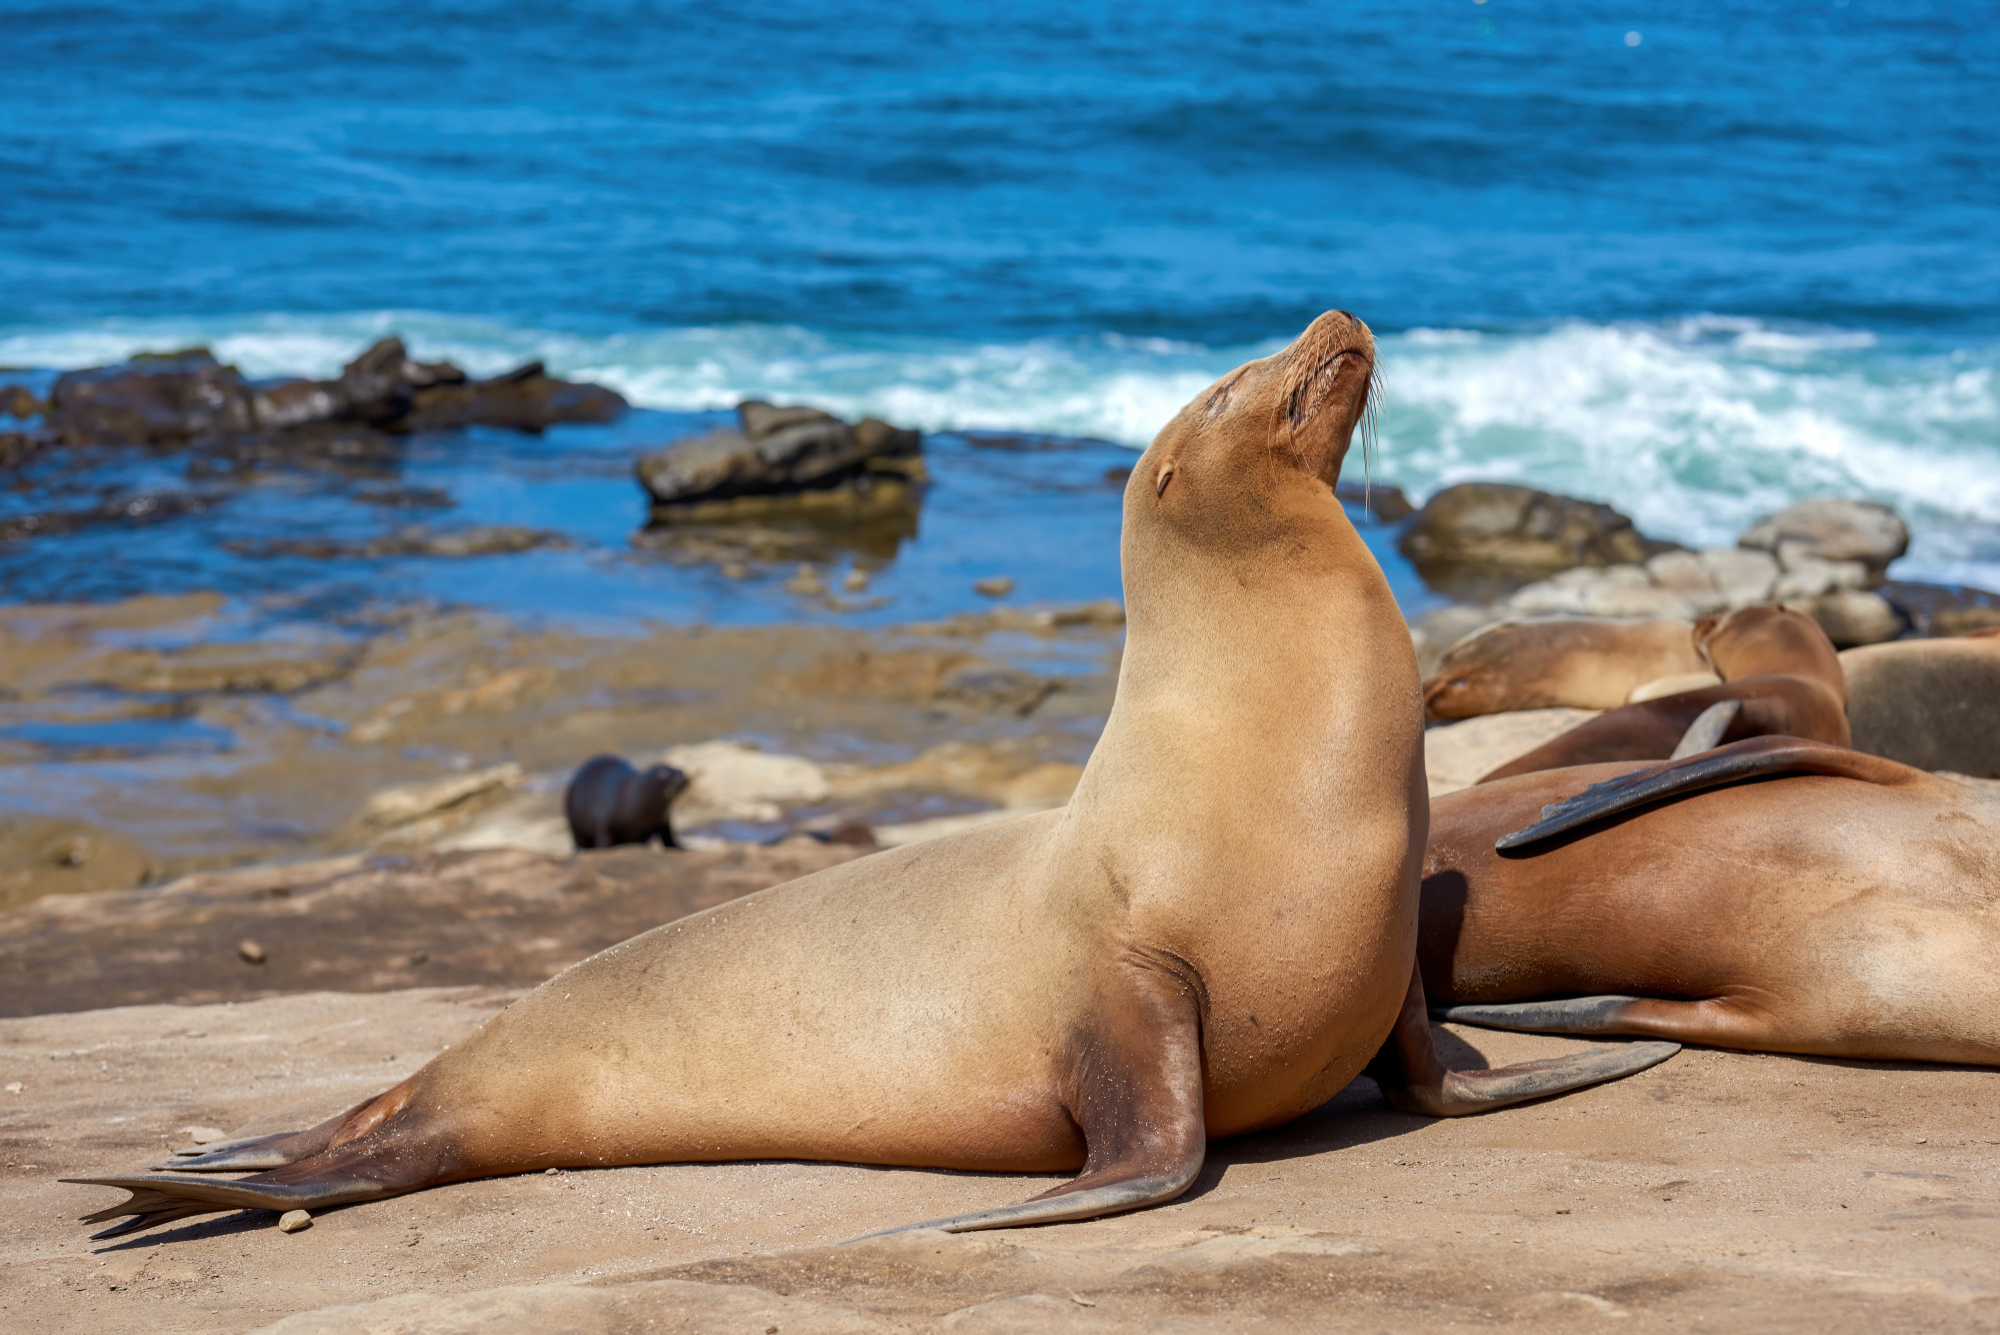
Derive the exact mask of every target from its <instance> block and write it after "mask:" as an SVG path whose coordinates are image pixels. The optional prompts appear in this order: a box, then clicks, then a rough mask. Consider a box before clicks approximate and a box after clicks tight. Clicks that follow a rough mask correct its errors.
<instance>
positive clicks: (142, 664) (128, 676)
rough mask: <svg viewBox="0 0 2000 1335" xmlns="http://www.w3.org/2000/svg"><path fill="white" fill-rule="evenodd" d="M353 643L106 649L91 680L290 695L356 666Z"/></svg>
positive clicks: (144, 687) (132, 686) (136, 687)
mask: <svg viewBox="0 0 2000 1335" xmlns="http://www.w3.org/2000/svg"><path fill="white" fill-rule="evenodd" d="M360 653H361V651H360V650H359V649H358V648H357V647H354V646H349V645H339V646H334V647H330V648H329V647H325V646H316V645H299V646H288V645H269V644H256V643H248V644H199V645H193V646H191V647H189V648H186V649H172V650H160V649H125V650H118V651H115V652H113V653H110V654H107V655H106V656H105V657H104V658H103V659H102V660H101V661H100V662H99V663H98V664H97V665H96V666H95V667H94V668H93V669H92V671H91V674H90V678H89V679H90V680H91V681H92V682H94V683H95V684H98V685H102V686H110V687H112V688H113V689H116V690H121V691H145V692H158V693H162V694H172V695H183V694H194V693H198V692H209V691H217V692H231V693H235V692H260V693H261V692H275V693H277V694H282V695H289V694H291V693H292V692H294V691H302V690H305V689H306V688H307V687H310V686H318V685H321V684H323V683H325V682H329V681H338V680H339V679H340V678H342V677H344V676H346V675H347V674H348V673H350V672H352V671H353V670H354V666H355V664H356V663H357V662H359V661H360Z"/></svg>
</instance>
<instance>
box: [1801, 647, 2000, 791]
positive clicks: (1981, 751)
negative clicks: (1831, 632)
mask: <svg viewBox="0 0 2000 1335" xmlns="http://www.w3.org/2000/svg"><path fill="white" fill-rule="evenodd" d="M1840 665H1841V667H1842V668H1843V669H1845V671H1846V674H1847V722H1848V724H1849V726H1850V727H1852V728H1853V730H1854V749H1855V750H1857V751H1867V752H1869V753H1870V754H1872V755H1878V756H1887V757H1888V758H1889V759H1891V760H1900V761H1902V762H1903V763H1904V764H1906V765H1914V766H1916V767H1917V768H1918V769H1942V770H1951V771H1953V772H1955V773H1958V774H1970V775H1972V776H1974V777H1975V778H1981V779H2000V627H1996V628H1993V629H1990V630H1980V631H1974V632H1973V633H1972V634H1970V635H1960V636H1954V637H1952V638H1950V639H1940V640H1897V641H1894V642H1892V643H1889V644H1871V645H1869V646H1867V647H1866V648H1862V649H1848V650H1845V651H1843V652H1842V653H1841V655H1840Z"/></svg>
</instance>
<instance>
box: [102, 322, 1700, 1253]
mask: <svg viewBox="0 0 2000 1335" xmlns="http://www.w3.org/2000/svg"><path fill="white" fill-rule="evenodd" d="M1374 352H1375V348H1374V341H1373V339H1372V338H1371V337H1370V335H1369V333H1368V330H1367V328H1366V326H1364V325H1363V324H1362V323H1361V322H1360V321H1359V320H1356V319H1354V318H1353V317H1352V316H1350V315H1348V314H1346V313H1345V312H1331V313H1329V314H1326V315H1323V316H1321V317H1320V318H1319V319H1318V320H1315V321H1314V322H1313V324H1312V326H1311V327H1310V328H1308V329H1307V330H1306V331H1305V333H1304V334H1302V335H1301V336H1300V337H1299V339H1298V340H1297V341H1296V342H1295V343H1293V344H1292V345H1291V346H1290V347H1289V348H1286V349H1285V350H1284V351H1282V352H1279V353H1277V354H1275V355H1273V356H1271V357H1267V358H1265V359H1263V360H1261V361H1256V362H1252V363H1250V364H1249V365H1247V366H1244V367H1242V368H1240V369H1238V370H1237V371H1235V372H1233V373H1231V374H1230V375H1228V376H1226V377H1224V378H1223V379H1222V380H1221V381H1219V382H1217V383H1216V384H1215V385H1213V386H1211V387H1210V388H1209V389H1207V390H1205V391H1203V393H1202V394H1201V395H1200V396H1199V397H1197V398H1196V399H1195V401H1194V402H1193V403H1191V404H1189V405H1188V406H1187V407H1186V408H1185V409H1183V410H1182V411H1181V413H1180V414H1179V415H1178V416H1176V417H1175V418H1174V420H1173V421H1172V422H1170V423H1169V424H1168V425H1167V426H1166V428H1165V429H1164V430H1163V431H1161V433H1160V435H1159V437H1158V439H1156V440H1155V441H1154V442H1153V444H1152V446H1151V448H1150V449H1148V450H1147V452H1146V454H1145V455H1144V457H1142V458H1141V459H1140V460H1139V463H1138V466H1137V467H1136V468H1135V469H1134V470H1133V474H1132V478H1131V481H1130V483H1129V484H1128V486H1127V488H1126V491H1125V520H1124V529H1123V538H1122V556H1123V564H1124V576H1125V594H1126V608H1127V613H1128V616H1129V622H1128V627H1127V635H1128V638H1127V643H1126V649H1125V654H1124V659H1123V663H1122V665H1121V667H1120V670H1119V679H1118V690H1117V696H1116V699H1115V701H1114V703H1113V706H1112V709H1111V713H1110V717H1109V718H1108V719H1107V721H1106V723H1105V727H1104V733H1103V737H1102V739H1101V740H1100V741H1099V743H1098V745H1097V748H1096V750H1095V751H1094V752H1093V753H1092V755H1091V758H1090V763H1089V764H1088V766H1086V768H1085V770H1084V774H1083V777H1082V781H1081V782H1080V783H1079V785H1078V786H1077V790H1076V794H1075V796H1074V797H1073V798H1072V799H1071V800H1070V802H1069V803H1068V805H1067V806H1064V807H1062V808H1060V809H1057V810H1053V811H1047V812H1039V813H1035V814H1031V815H1023V816H1020V817H1017V818H1014V819H1011V820H1007V821H1003V822H996V823H994V824H992V825H988V826H984V827H981V828H979V829H976V830H972V831H968V832H966V833H964V834H961V835H957V836H955V837H948V838H940V839H934V840H930V841H928V842H924V843H916V844H908V845H905V846H903V847H901V848H895V849H891V850H889V851H887V852H882V853H876V854H874V855H872V856H869V857H865V858H860V859H857V860H855V861H852V862H847V863H843V864H842V865H840V866H837V867H830V868H827V869H826V870H824V871H820V872H816V873H814V874H813V875H811V876H807V877H804V878H802V879H800V880H797V881H792V882H790V883H788V884H785V885H781V886H776V887H773V888H772V889H769V890H765V891H762V892H760V893H757V894H754V895H749V896H746V897H744V898H742V899H738V900H733V901H731V902H729V903H727V904H722V905H718V906H717V907H715V908H712V909H709V910H708V911H706V912H703V913H699V914H696V915H694V916H693V917H689V918H685V919H682V920H680V921H678V922H673V923H668V924H666V925H665V926H662V927H658V928H655V929H654V930H652V931H650V932H647V933H645V934H643V935H641V936H638V937H635V938H633V939H632V940H630V941H627V942H625V943H623V944H621V945H617V946H613V947H612V948H611V949H609V950H606V951H604V952H603V953H601V954H598V955H595V956H593V957H592V958H590V959H588V960H585V961H584V962H582V963H581V964H578V965H576V966H574V967H573V968H571V969H569V970H567V971H565V972H564V973H562V974H560V975H558V976H557V977H556V978H554V979H552V980H550V981H549V982H548V983H545V984H543V985H542V986H541V987H539V988H537V989H536V990H535V991H534V992H532V993H530V994H529V995H528V996H526V997H523V998H522V999H521V1000H519V1001H517V1002H515V1003H514V1004H513V1005H512V1006H510V1007H509V1008H508V1009H507V1010H505V1011H503V1012H501V1013H500V1014H499V1015H497V1016H495V1017H494V1018H493V1019H491V1020H489V1021H487V1023H486V1024H485V1025H484V1026H483V1027H482V1028H480V1029H479V1030H478V1031H477V1032H476V1033H474V1034H472V1035H471V1036H470V1037H468V1038H467V1039H465V1040H464V1041H463V1042H461V1043H459V1044H458V1045H457V1046H455V1047H453V1048H451V1049H449V1050H447V1051H446V1052H444V1053H442V1054H440V1055H439V1056H438V1057H436V1058H435V1059H433V1060H432V1061H431V1062H430V1063H429V1064H428V1065H426V1066H425V1067H423V1068H422V1069H421V1070H419V1071H417V1072H416V1073H415V1074H413V1075H412V1076H410V1077H409V1078H408V1079H406V1080H404V1081H403V1082H402V1083H401V1084H399V1085H397V1086H396V1087H395V1088H393V1089H391V1090H389V1091H388V1092H387V1093H385V1094H382V1095H380V1096H378V1097H376V1098H373V1099H369V1100H368V1101H367V1102H365V1103H362V1104H360V1105H359V1106H357V1107H355V1108H353V1109H352V1110H350V1111H348V1112H346V1113H343V1114H341V1115H340V1116H338V1117H335V1118H333V1119H332V1120H330V1121H327V1122H324V1123H322V1124H321V1125H319V1126H317V1127H314V1128H312V1129H311V1130H308V1131H301V1132H297V1133H294V1134H291V1135H277V1136H267V1137H261V1138H257V1139H253V1140H247V1141H241V1142H238V1143H236V1144H234V1145H231V1146H227V1147H223V1148H220V1149H219V1150H216V1151H213V1152H210V1153H206V1154H202V1155H199V1156H197V1157H195V1158H193V1159H191V1160H190V1161H189V1162H187V1163H185V1164H183V1165H181V1166H182V1167H183V1168H186V1169H194V1170H206V1171H217V1172H222V1171H231V1170H258V1171H256V1172H255V1174H254V1176H251V1177H248V1178H245V1179H242V1180H240V1181H234V1182H223V1181H217V1180H215V1179H212V1178H204V1177H196V1176H183V1175H174V1176H162V1177H152V1178H148V1177H144V1176H139V1177H122V1178H92V1179H87V1180H88V1181H90V1182H94V1183H98V1184H101V1185H105V1186H117V1187H123V1188H125V1189H127V1190H129V1191H130V1192H131V1193H132V1196H131V1199H129V1200H127V1201H125V1202H123V1203H122V1204H118V1205H112V1206H109V1207H107V1208H103V1209H99V1210H97V1211H95V1212H94V1213H92V1214H91V1215H90V1216H88V1218H89V1219H91V1220H93V1221H100V1220H107V1219H113V1218H116V1217H118V1216H122V1215H129V1216H133V1218H132V1219H131V1220H130V1221H129V1222H127V1223H125V1224H123V1225H121V1226H120V1227H119V1228H117V1229H114V1230H112V1231H113V1232H129V1231H132V1230H134V1229H140V1228H147V1227H150V1226H152V1225H155V1224H161V1223H165V1222H167V1221H169V1220H174V1219H180V1218H184V1217H186V1216H188V1215H193V1214H201V1213H205V1212H211V1211H216V1210H226V1209H231V1208H238V1207H263V1208H267V1209H293V1208H300V1207H303V1208H315V1207H319V1206H330V1205H338V1204H343V1203H346V1202H350V1201H366V1200H375V1199H379V1198H381V1197H385V1196H394V1195H397V1194H399V1193H402V1192H408V1191H415V1190H418V1189H420V1188H423V1187H428V1186H434V1185H437V1184H439V1183H445V1182H455V1181H462V1180H464V1179H467V1178H477V1177H491V1176H495V1175H499V1174H504V1173H522V1172H533V1171H538V1170H541V1169H545V1168H552V1167H561V1166H576V1167H585V1166H589V1167H597V1166H611V1165H615V1164H650V1163H666V1162H674V1161H690V1160H724V1159H760V1158H785V1159H826V1160H844V1161H848V1162H858V1163H879V1164H908V1165H918V1166H935V1167H946V1168H960V1169H996V1170H1005V1171H1009V1172H1036V1173H1053V1172H1060V1171H1066V1170H1067V1171H1075V1170H1078V1169H1081V1170H1082V1171H1081V1174H1080V1176H1078V1177H1077V1178H1076V1179H1075V1180H1073V1181H1071V1182H1068V1183H1066V1184H1064V1185H1062V1186H1059V1187H1056V1188H1055V1189H1054V1190H1052V1191H1049V1192H1046V1193H1044V1194H1043V1195H1041V1196H1039V1197H1036V1198H1035V1199H1034V1200H1031V1201H1027V1202H1024V1203H1022V1204H1018V1205H1012V1206H1005V1207H1001V1208H997V1209H987V1210H976V1211H973V1212H971V1213H969V1214H962V1215H957V1216H954V1217H952V1218H949V1219H941V1220H934V1221H931V1223H930V1224H929V1225H928V1226H929V1227H937V1228H944V1229H949V1230H954V1231H955V1230H963V1229H975V1228H1000V1227H1007V1226H1010V1225H1015V1224H1029V1223H1049V1222H1053V1221H1056V1220H1063V1219H1083V1218H1089V1217H1092V1216H1095V1215H1101V1214H1107V1213H1110V1212H1113V1211H1117V1210H1127V1209H1133V1208H1136V1207H1139V1206H1144V1205H1151V1204H1156V1203H1158V1202H1161V1201H1167V1200H1171V1199H1173V1198H1174V1197H1175V1196H1177V1195H1179V1194H1180V1193H1181V1192H1182V1191H1183V1190H1185V1189H1186V1188H1187V1186H1188V1184H1189V1183H1190V1182H1192V1181H1193V1180H1194V1177H1195V1174H1196V1173H1197V1172H1198V1171H1199V1170H1200V1168H1201V1164H1202V1158H1203V1154H1204V1151H1205V1146H1206V1143H1207V1140H1208V1138H1210V1137H1213V1136H1230V1135H1238V1134H1241V1133H1243V1132H1247V1131H1256V1130H1260V1129H1262V1128H1265V1127H1272V1126H1277V1125H1279V1124H1281V1123H1283V1122H1286V1121H1288V1120H1290V1119H1292V1118H1294V1117H1297V1116H1299V1115H1300V1114H1301V1113H1304V1112H1307V1111H1309V1110H1310V1109H1312V1108H1315V1107H1318V1106H1319V1105H1320V1104H1321V1103H1323V1102H1325V1101H1326V1100H1327V1099H1328V1098H1329V1097H1330V1096H1332V1095H1333V1094H1334V1093H1335V1092H1336V1091H1338V1090H1339V1089H1341V1088H1342V1087H1343V1086H1345V1085H1346V1084H1347V1083H1348V1082H1349V1081H1350V1080H1352V1079H1353V1078H1354V1076H1355V1075H1357V1074H1359V1073H1360V1072H1361V1070H1362V1069H1363V1068H1364V1067H1365V1066H1367V1065H1368V1064H1369V1063H1370V1061H1371V1059H1374V1058H1376V1056H1377V1053H1378V1051H1380V1052H1381V1060H1380V1061H1378V1062H1377V1063H1376V1065H1375V1067H1374V1069H1375V1071H1376V1073H1377V1075H1378V1077H1379V1078H1380V1079H1381V1080H1382V1081H1383V1082H1384V1083H1385V1084H1386V1085H1387V1086H1388V1087H1389V1089H1390V1091H1391V1093H1392V1094H1393V1095H1394V1096H1395V1097H1397V1098H1398V1099H1401V1100H1403V1101H1405V1102H1406V1103H1408V1104H1411V1105H1414V1106H1419V1107H1425V1108H1427V1109H1428V1110H1430V1111H1434V1112H1452V1113H1456V1112H1466V1111H1472V1110H1474V1109H1477V1108H1483V1107H1492V1106H1497V1105H1499V1104H1502V1103H1506V1102H1510V1101H1513V1100H1517V1099H1522V1098H1531V1097H1536V1096H1539V1095H1542V1094H1547V1093H1551V1092H1554V1091H1555V1090H1558V1089H1562V1088H1568V1087H1572V1086H1575V1085H1578V1084H1583V1083H1588V1082H1590V1081H1593V1080H1597V1079H1602V1078H1606V1077H1608V1076H1611V1075H1616V1074H1622V1073H1624V1072H1627V1071H1631V1070H1635V1069H1639V1068H1641V1067H1643V1066H1646V1065H1649V1064H1651V1063H1652V1062H1655V1061H1658V1060H1661V1059H1663V1057H1664V1056H1665V1055H1667V1054H1668V1053H1670V1052H1672V1051H1673V1045H1671V1044H1652V1045H1631V1046H1630V1047H1616V1048H1607V1049H1599V1050H1596V1051H1594V1052H1591V1053H1586V1054H1581V1055H1580V1056H1579V1057H1577V1058H1575V1059H1572V1060H1570V1061H1568V1062H1565V1063H1559V1064H1556V1065H1553V1066H1552V1065H1549V1064H1546V1063H1540V1064H1536V1065H1534V1066H1532V1067H1529V1068H1527V1069H1520V1070H1501V1071H1479V1072H1465V1073H1453V1072H1447V1071H1445V1070H1444V1069H1443V1067H1442V1066H1441V1065H1440V1064H1439V1063H1438V1062H1437V1060H1436V1053H1435V1051H1434V1050H1433V1049H1432V1048H1431V1046H1430V1029H1429V1025H1428V1022H1427V1020H1426V1019H1425V1015H1424V1009H1423V1002H1422V990H1421V984H1420V982H1419V981H1418V980H1417V979H1416V977H1415V950H1416V927H1417V923H1416V917H1417V869H1418V864H1419V861H1420V859H1421V857H1422V854H1423V846H1424V832H1425V828H1426V823H1427V810H1428V808H1427V805H1426V798H1425V785H1424V774H1423V745H1422V742H1423V718H1422V705H1421V702H1420V700H1419V698H1418V694H1417V668H1416V659H1415V655H1414V653H1413V651H1412V649H1411V646H1410V636H1409V632H1408V631H1407V630H1406V629H1405V627H1404V624H1403V619H1402V616H1401V614H1400V613H1399V612H1398V611H1397V608H1396V601H1395V599H1394V598H1393V597H1392V596H1391V595H1390V592H1389V586H1388V583H1387V581H1386V580H1384V579H1383V577H1382V572H1381V570H1380V569H1379V568H1378V567H1377V566H1376V564H1375V561H1374V559H1373V558H1372V557H1371V556H1370V554H1369V551H1368V548H1367V547H1366V546H1365V545H1364V544H1363V543H1362V541H1361V538H1360V536H1359V535H1358V534H1357V533H1356V532H1355V531H1354V527H1353V525H1352V524H1351V523H1349V522H1348V520H1347V518H1346V515H1345V513H1344V512H1343V508H1342V506H1341V503H1340V501H1339V500H1338V499H1337V498H1336V497H1335V495H1334V490H1333V488H1334V483H1335V481H1336V480H1337V478H1338V476H1339V472H1340V465H1341V460H1342V458H1343V457H1344V456H1345V454H1346V452H1347V448H1348V442H1349V440H1350V438H1351V436H1352V433H1353V431H1354V428H1355V424H1356V422H1357V421H1358V420H1359V419H1360V417H1361V414H1362V410H1363V408H1364V407H1365V406H1366V403H1367V398H1368V387H1369V384H1370V379H1371V376H1372V373H1373V369H1374V366H1373V361H1374ZM1392 1031H1393V1033H1394V1035H1395V1040H1396V1041H1395V1042H1394V1043H1393V1044H1390V1045H1389V1046H1388V1048H1387V1049H1386V1050H1384V1040H1385V1039H1388V1038H1389V1037H1390V1035H1391V1033H1392Z"/></svg>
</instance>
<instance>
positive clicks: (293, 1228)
mask: <svg viewBox="0 0 2000 1335" xmlns="http://www.w3.org/2000/svg"><path fill="white" fill-rule="evenodd" d="M312 1226H313V1217H312V1216H311V1215H309V1214H307V1213H306V1212H305V1211H304V1210H287V1211H285V1213H284V1214H283V1215H282V1216H280V1217H279V1219H278V1231H279V1232H280V1233H296V1232H298V1231H299V1230H300V1229H302V1228H311V1227H312Z"/></svg>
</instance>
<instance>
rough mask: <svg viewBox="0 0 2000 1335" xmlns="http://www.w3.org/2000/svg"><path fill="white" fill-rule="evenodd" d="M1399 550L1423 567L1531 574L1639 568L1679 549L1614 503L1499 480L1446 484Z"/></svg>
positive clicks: (1406, 534) (1417, 519)
mask: <svg viewBox="0 0 2000 1335" xmlns="http://www.w3.org/2000/svg"><path fill="white" fill-rule="evenodd" d="M1397 545H1398V546H1399V547H1400V548H1401V549H1402V551H1403V554H1404V555H1406V556H1408V557H1409V558H1410V559H1411V560H1412V561H1415V562H1416V563H1417V564H1418V566H1419V567H1424V566H1442V567H1450V566H1471V567H1482V568H1487V569H1496V570H1505V571H1518V572H1522V573H1529V574H1534V573H1553V572H1555V571H1561V570H1568V569H1571V568H1572V567H1575V566H1615V565H1637V564H1639V563H1640V562H1642V561H1645V560H1646V559H1647V558H1648V557H1650V556H1653V555H1656V554H1657V553H1659V552H1663V551H1669V550H1672V548H1673V544H1672V543H1665V542H1657V541H1655V540H1653V539H1651V538H1648V537H1646V536H1645V535H1644V534H1642V533H1640V532H1639V530H1638V529H1637V528H1635V527H1633V524H1632V521H1631V520H1630V519H1628V518H1627V517H1625V516H1624V515H1622V514H1620V513H1619V512H1618V511H1616V510H1614V509H1612V508H1611V507H1610V506H1608V505H1600V504H1598V503H1597V502H1595V501H1585V500H1578V499H1577V498H1576V497H1574V496H1561V495H1557V494H1555V493H1553V492H1547V491H1536V490H1535V489H1534V488H1532V487H1521V486H1514V485H1512V484H1509V483H1500V482H1461V483H1459V484H1458V485H1456V486H1452V487H1446V488H1445V489H1444V490H1443V491H1440V492H1439V493H1438V494H1437V495H1435V496H1433V497H1431V498H1430V500H1429V501H1427V502H1426V503H1425V504H1424V508H1423V509H1422V510H1420V511H1418V512H1417V517H1416V518H1415V519H1414V520H1413V521H1411V524H1410V527H1409V528H1408V529H1407V530H1405V531H1404V533H1403V536H1402V538H1401V539H1400V540H1399V541H1398V544H1397Z"/></svg>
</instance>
